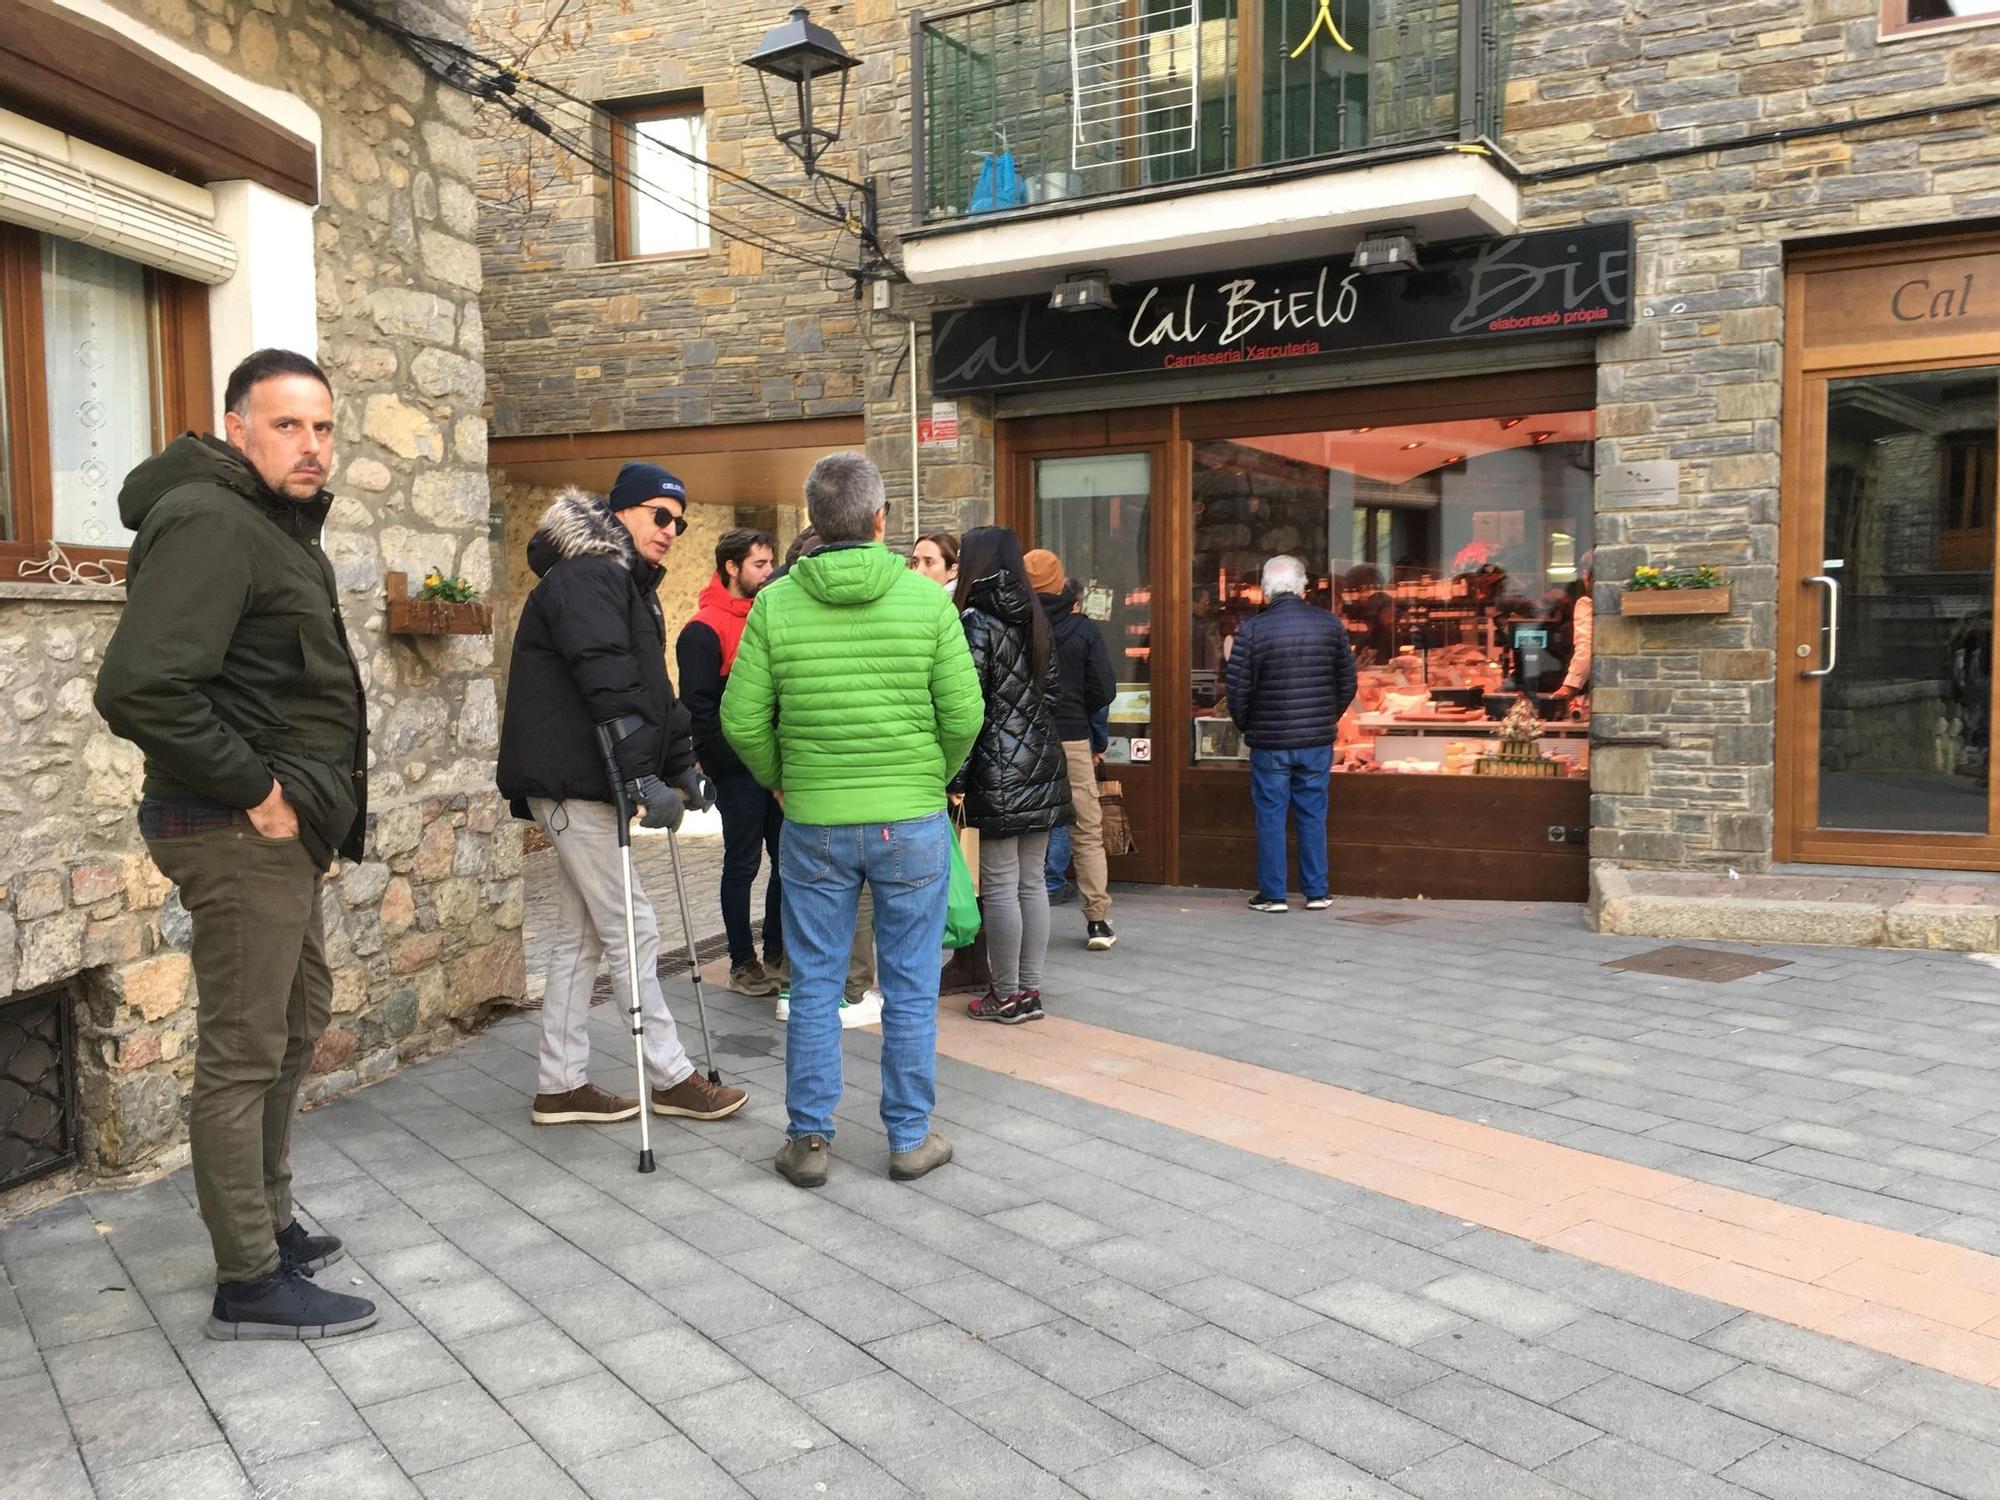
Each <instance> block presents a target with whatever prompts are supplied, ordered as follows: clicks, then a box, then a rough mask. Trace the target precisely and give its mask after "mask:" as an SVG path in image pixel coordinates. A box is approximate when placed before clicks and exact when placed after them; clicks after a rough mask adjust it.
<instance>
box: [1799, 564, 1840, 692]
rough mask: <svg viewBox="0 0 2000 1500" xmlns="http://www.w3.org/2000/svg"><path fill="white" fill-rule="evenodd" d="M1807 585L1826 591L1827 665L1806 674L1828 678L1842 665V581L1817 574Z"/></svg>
mask: <svg viewBox="0 0 2000 1500" xmlns="http://www.w3.org/2000/svg"><path fill="white" fill-rule="evenodd" d="M1806 582H1807V583H1817V584H1821V585H1824V587H1825V589H1826V617H1825V624H1824V629H1825V631H1826V665H1825V666H1823V667H1814V668H1813V669H1812V670H1811V671H1809V672H1807V673H1805V674H1804V675H1805V676H1807V677H1826V676H1828V675H1830V674H1831V673H1832V671H1833V669H1834V668H1835V667H1837V666H1839V665H1840V581H1839V580H1838V579H1835V578H1829V577H1827V575H1826V574H1824V573H1815V574H1814V575H1813V576H1812V577H1810V578H1808V579H1807V580H1806Z"/></svg>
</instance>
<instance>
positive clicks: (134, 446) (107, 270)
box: [42, 235, 153, 547]
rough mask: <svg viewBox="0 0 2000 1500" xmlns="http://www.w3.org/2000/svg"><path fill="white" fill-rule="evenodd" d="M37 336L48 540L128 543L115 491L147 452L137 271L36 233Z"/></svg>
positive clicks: (145, 352)
mask: <svg viewBox="0 0 2000 1500" xmlns="http://www.w3.org/2000/svg"><path fill="white" fill-rule="evenodd" d="M42 343H43V350H44V354H45V362H46V368H47V376H48V390H49V464H50V468H51V470H52V471H53V477H54V481H55V506H54V521H55V539H56V541H58V542H60V543H62V544H64V545H67V546H82V547H129V546H130V545H131V544H132V533H131V532H129V531H127V530H126V529H125V525H124V523H123V522H121V521H120V520H119V519H118V490H119V486H121V485H122V484H123V483H124V482H125V476H126V475H127V474H128V473H130V472H131V471H132V469H133V467H134V466H135V465H137V464H138V463H139V462H140V461H141V460H142V459H144V458H146V457H148V456H149V455H150V454H151V453H152V451H153V340H152V329H151V323H150V319H149V316H148V312H147V306H146V273H145V272H144V271H143V270H142V269H141V268H140V267H138V266H136V265H134V264H133V263H132V262H131V261H129V260H121V259H119V258H118V257H117V256H115V255H111V254H108V253H106V252H105V251H102V250H94V249H92V248H90V247H89V246H87V245H79V244H76V243H75V242H74V241H71V240H61V239H56V238H54V237H53V236H49V235H44V236H43V237H42Z"/></svg>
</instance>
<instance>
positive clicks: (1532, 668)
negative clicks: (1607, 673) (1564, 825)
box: [1190, 411, 1596, 776]
mask: <svg viewBox="0 0 2000 1500" xmlns="http://www.w3.org/2000/svg"><path fill="white" fill-rule="evenodd" d="M1595 436H1596V422H1595V416H1594V414H1593V413H1591V412H1589V411H1561V412H1544V413H1538V414H1534V415H1526V416H1510V417H1489V418H1480V419H1476V420H1466V421H1444V422H1417V423H1405V424H1398V425H1385V426H1380V427H1352V428H1346V429H1342V430H1338V431H1330V432H1288V433H1259V434H1246V435H1244V436H1241V437H1231V438H1221V439H1212V440H1208V441H1204V442H1199V443H1196V444H1195V445H1194V474H1193V502H1194V543H1193V578H1192V580H1191V583H1192V595H1191V598H1192V601H1193V612H1194V620H1193V632H1192V643H1191V649H1192V657H1191V661H1190V667H1191V686H1192V696H1193V702H1192V711H1193V715H1194V732H1193V735H1192V737H1191V743H1192V747H1193V754H1194V758H1195V759H1196V760H1197V761H1203V760H1241V759H1244V758H1246V757H1247V755H1248V751H1247V749H1246V748H1245V747H1244V745H1243V744H1242V740H1241V736H1240V735H1238V733H1237V732H1236V729H1235V726H1234V724H1233V723H1232V722H1231V721H1230V719H1229V713H1228V704H1227V701H1226V693H1225V686H1224V682H1225V679H1224V672H1225V666H1226V662H1227V657H1228V648H1229V644H1230V641H1231V638H1232V637H1233V636H1234V635H1235V633H1236V630H1237V628H1238V626H1240V625H1241V624H1242V622H1243V621H1244V620H1245V619H1247V618H1249V617H1250V616H1251V615H1254V614H1255V613H1256V612H1257V611H1258V610H1259V609H1261V608H1262V607H1263V605H1264V603H1265V600H1264V598H1263V592H1262V587H1261V576H1262V572H1263V567H1264V563H1265V562H1266V561H1267V560H1268V559H1270V558H1271V557H1273V556H1275V555H1277V554H1279V553H1289V554H1291V555H1293V556H1296V557H1298V558H1299V559H1300V560H1301V561H1302V562H1303V563H1304V564H1305V567H1306V576H1307V591H1306V599H1307V602H1308V603H1309V604H1311V605H1313V606H1314V607H1315V608H1319V609H1330V610H1336V611H1338V612H1339V613H1340V615H1341V617H1342V619H1343V620H1344V621H1345V623H1346V625H1347V629H1348V635H1349V638H1350V640H1351V641H1352V643H1353V646H1354V650H1355V656H1356V660H1357V663H1358V665H1359V668H1360V678H1361V690H1360V695H1359V697H1358V698H1357V699H1356V701H1355V705H1354V707H1353V708H1352V709H1351V710H1350V711H1349V713H1348V715H1347V717H1346V719H1345V720H1344V721H1343V722H1342V724H1341V727H1340V738H1339V743H1338V746H1337V749H1338V756H1337V760H1338V766H1339V768H1340V769H1342V770H1345V771H1355V772H1360V771H1384V772H1403V773H1412V774H1416V773H1440V772H1461V773H1470V772H1471V771H1473V769H1474V764H1473V763H1474V762H1475V761H1476V760H1477V759H1478V758H1479V757H1480V756H1482V755H1484V754H1487V753H1489V752H1490V751H1491V750H1492V748H1493V740H1494V737H1495V736H1496V735H1497V733H1498V727H1499V725H1498V721H1499V720H1500V719H1501V718H1502V717H1503V716H1504V715H1505V713H1506V710H1507V709H1508V708H1509V707H1510V706H1511V705H1512V703H1513V702H1514V700H1515V699H1516V698H1517V697H1519V696H1520V695H1521V694H1523V693H1526V694H1529V695H1531V696H1532V698H1533V701H1534V704H1535V706H1536V708H1537V710H1538V712H1539V714H1540V716H1541V717H1542V719H1543V720H1544V722H1545V724H1546V726H1547V734H1546V737H1545V740H1544V744H1543V750H1544V752H1545V753H1546V754H1548V755H1550V756H1552V757H1554V758H1556V759H1557V760H1558V761H1560V762H1561V764H1560V765H1559V766H1558V767H1557V768H1556V769H1557V770H1559V771H1560V772H1562V773H1565V774H1571V775H1579V776H1580V775H1582V774H1583V773H1584V770H1585V766H1586V764H1587V753H1588V745H1587V742H1588V735H1589V728H1588V722H1587V716H1588V704H1589V694H1588V689H1589V677H1588V671H1587V662H1588V649H1587V647H1585V646H1583V642H1584V641H1587V640H1588V639H1589V638H1590V632H1589V630H1588V628H1587V626H1588V622H1589V621H1590V619H1591V611H1590V608H1589V606H1588V604H1587V603H1586V602H1585V601H1587V600H1588V597H1589V589H1590V582H1591V578H1590V566H1589V557H1590V548H1591V522H1592V492H1593V476H1592V462H1593V460H1592V455H1593V451H1594V445H1593V439H1594V438H1595ZM1580 606H1581V615H1582V621H1581V622H1580V621H1579V607H1580ZM1580 623H1582V624H1583V625H1584V627H1585V628H1583V629H1582V630H1580V629H1579V624H1580ZM1565 688H1567V691H1559V690H1563V689H1565Z"/></svg>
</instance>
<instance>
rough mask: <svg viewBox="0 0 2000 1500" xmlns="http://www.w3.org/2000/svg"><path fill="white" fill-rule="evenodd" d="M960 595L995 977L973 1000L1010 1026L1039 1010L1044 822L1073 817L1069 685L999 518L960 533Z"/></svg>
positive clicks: (969, 801) (968, 811)
mask: <svg viewBox="0 0 2000 1500" xmlns="http://www.w3.org/2000/svg"><path fill="white" fill-rule="evenodd" d="M957 601H958V608H959V617H960V618H961V619H962V620H963V621H964V622H965V638H966V642H967V644H968V645H970V646H971V648H972V664H973V666H974V667H976V668H977V669H978V671H979V683H980V686H981V688H983V689H984V690H985V694H986V727H985V728H984V729H982V730H980V731H979V741H978V743H977V744H975V745H974V746H973V747H972V754H971V756H970V757H969V758H968V759H967V761H966V763H965V770H964V772H963V773H962V783H963V787H964V791H965V820H966V822H968V823H970V824H971V825H972V826H973V827H974V828H977V829H978V830H979V895H980V908H981V911H982V912H983V914H984V918H985V924H986V958H987V962H988V963H989V964H990V965H991V967H992V970H993V981H992V983H991V984H990V985H989V986H988V987H987V990H986V993H985V995H983V996H982V997H981V998H979V999H977V1000H975V1001H973V1002H972V1004H971V1005H969V1006H967V1007H966V1010H967V1013H968V1014H970V1015H971V1016H972V1017H973V1018H974V1019H975V1020H980V1021H999V1022H1001V1023H1002V1024H1004V1025H1009V1026H1011V1025H1014V1024H1016V1023H1017V1022H1021V1021H1034V1020H1039V1019H1040V1018H1041V1014H1042V959H1043V957H1044V956H1045V955H1046V954H1047V953H1048V947H1049V892H1048V886H1047V884H1046V882H1045V881H1044V879H1043V876H1042V862H1043V860H1044V858H1045V857H1046V856H1047V854H1048V847H1049V830H1050V829H1051V828H1059V827H1062V826H1063V825H1064V824H1067V823H1070V822H1073V821H1074V820H1075V817H1076V814H1075V813H1074V812H1073V811H1072V810H1071V808H1070V801H1069V768H1068V765H1067V763H1066V762H1065V761H1064V760H1063V748H1062V741H1061V740H1060V739H1058V738H1057V737H1056V725H1055V709H1056V701H1057V699H1058V698H1059V697H1060V696H1061V693H1062V686H1061V681H1060V679H1059V677H1058V675H1057V667H1056V657H1055V649H1054V644H1053V641H1052V639H1051V636H1050V633H1049V622H1048V617H1047V616H1046V615H1044V614H1043V613H1042V610H1041V607H1040V606H1039V605H1038V604H1037V603H1036V602H1035V591H1034V589H1033V588H1032V587H1031V586H1030V585H1029V583H1028V571H1027V569H1026V568H1025V567H1024V566H1023V565H1022V563H1021V540H1020V538H1019V537H1017V536H1015V535H1014V533H1013V532H1011V531H1009V530H1008V529H1007V528H1006V527H1004V526H976V527H974V528H973V529H972V530H971V531H968V532H967V533H966V534H965V536H964V539H963V540H962V541H961V542H960V543H959V553H958V590H957Z"/></svg>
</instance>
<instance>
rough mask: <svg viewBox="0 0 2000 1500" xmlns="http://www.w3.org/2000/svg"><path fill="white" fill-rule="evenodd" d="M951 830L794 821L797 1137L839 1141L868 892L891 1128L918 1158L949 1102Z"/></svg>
mask: <svg viewBox="0 0 2000 1500" xmlns="http://www.w3.org/2000/svg"><path fill="white" fill-rule="evenodd" d="M951 840H952V831H951V825H950V823H949V822H947V821H946V819H945V815H944V814H943V813H941V812H938V813H932V814H931V815H930V816H929V817H926V818H913V819H911V820H909V821H908V822H903V823H853V824H838V825H832V826H829V825H825V824H809V823H794V822H792V821H791V820H790V819H787V820H786V821H785V827H784V832H783V833H782V834H781V835H780V836H779V840H778V868H779V871H780V872H781V873H782V874H783V876H784V881H785V951H786V953H787V954H788V955H789V956H790V958H791V961H792V1017H791V1020H790V1022H789V1023H788V1025H787V1029H786V1032H785V1108H786V1110H787V1112H788V1113H789V1115H790V1123H789V1124H788V1125H787V1127H786V1134H787V1135H789V1136H791V1137H792V1139H794V1140H797V1139H799V1138H801V1137H803V1136H809V1135H817V1136H822V1137H824V1138H825V1139H827V1140H832V1139H833V1111H834V1107H835V1106H836V1105H838V1104H839V1103H840V1089H841V1080H840V996H841V988H842V986H843V985H844V984H845V982H846V979H847V959H848V952H849V949H850V948H851V947H852V945H853V942H854V920H855V908H856V906H857V904H858V903H859V901H860V899H861V884H862V882H863V881H864V880H865V881H866V882H867V883H868V887H869V889H870V890H871V891H872V892H873V893H874V896H875V952H876V970H877V983H878V985H879V986H880V988H881V991H882V1128H883V1129H884V1130H885V1131H886V1132H887V1133H888V1136H889V1149H890V1150H891V1151H913V1150H915V1149H916V1148H917V1147H918V1146H921V1145H922V1144H923V1143H924V1139H925V1137H927V1136H928V1135H929V1134H930V1130H931V1107H932V1105H934V1104H935V1103H936V1102H937V1004H938V969H939V963H940V960H941V957H942V954H943V949H944V909H945V900H946V897H947V896H948V895H949V893H950V885H951V881H950V870H951V865H950V857H951Z"/></svg>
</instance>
